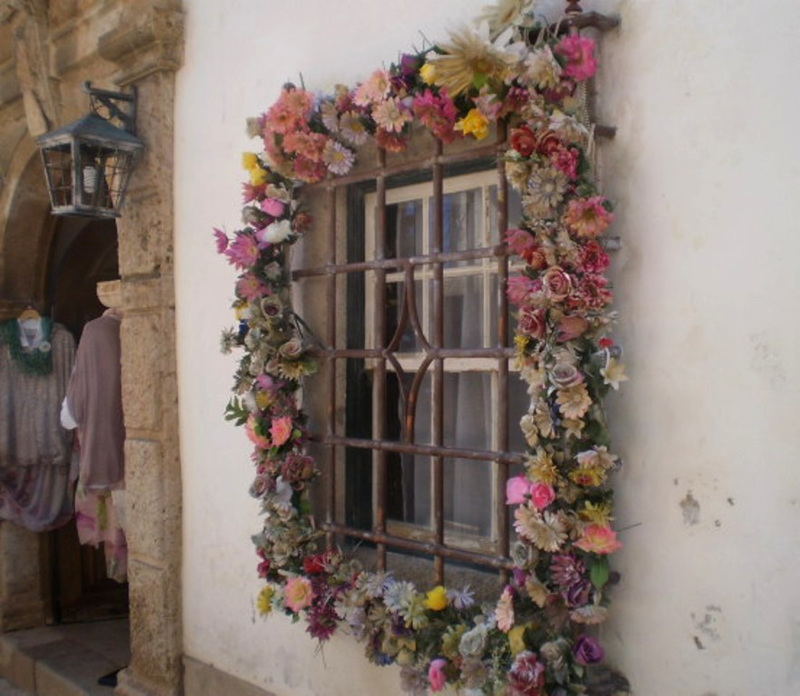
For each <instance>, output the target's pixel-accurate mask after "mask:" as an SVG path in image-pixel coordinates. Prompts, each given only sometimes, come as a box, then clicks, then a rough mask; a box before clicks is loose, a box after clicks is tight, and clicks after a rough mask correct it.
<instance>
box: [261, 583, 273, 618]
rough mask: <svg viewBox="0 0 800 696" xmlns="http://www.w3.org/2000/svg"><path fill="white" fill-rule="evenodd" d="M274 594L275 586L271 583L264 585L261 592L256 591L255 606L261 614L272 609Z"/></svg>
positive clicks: (267, 612)
mask: <svg viewBox="0 0 800 696" xmlns="http://www.w3.org/2000/svg"><path fill="white" fill-rule="evenodd" d="M274 596H275V588H274V587H272V585H266V586H265V587H264V589H263V590H261V592H259V593H258V600H256V606H257V607H258V613H259V614H261V615H262V616H264V615H266V614H269V613H270V612H271V611H272V598H273V597H274Z"/></svg>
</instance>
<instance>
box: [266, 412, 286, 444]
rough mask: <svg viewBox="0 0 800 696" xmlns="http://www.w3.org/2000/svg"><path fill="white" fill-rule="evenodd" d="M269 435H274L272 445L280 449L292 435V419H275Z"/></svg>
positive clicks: (284, 417)
mask: <svg viewBox="0 0 800 696" xmlns="http://www.w3.org/2000/svg"><path fill="white" fill-rule="evenodd" d="M269 433H270V435H272V444H273V445H274V446H275V447H280V446H281V445H282V444H284V443H285V442H286V441H287V440H288V439H289V437H290V436H291V434H292V417H291V416H282V417H281V418H273V419H272V427H271V428H270V429H269Z"/></svg>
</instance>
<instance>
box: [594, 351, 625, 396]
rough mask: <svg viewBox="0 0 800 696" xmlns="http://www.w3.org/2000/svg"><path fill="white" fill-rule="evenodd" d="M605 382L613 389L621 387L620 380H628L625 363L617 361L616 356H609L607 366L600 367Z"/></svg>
mask: <svg viewBox="0 0 800 696" xmlns="http://www.w3.org/2000/svg"><path fill="white" fill-rule="evenodd" d="M600 374H601V375H602V376H603V382H604V383H605V384H608V385H609V386H610V387H611V388H612V389H619V383H620V382H627V381H628V375H626V374H625V365H623V364H622V363H620V362H617V361H616V360H615V359H614V358H609V359H608V362H606V365H605V367H602V368H600Z"/></svg>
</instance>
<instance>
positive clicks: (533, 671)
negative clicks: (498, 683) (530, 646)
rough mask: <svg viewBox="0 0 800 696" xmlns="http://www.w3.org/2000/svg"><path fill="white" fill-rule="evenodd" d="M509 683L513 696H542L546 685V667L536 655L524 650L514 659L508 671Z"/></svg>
mask: <svg viewBox="0 0 800 696" xmlns="http://www.w3.org/2000/svg"><path fill="white" fill-rule="evenodd" d="M508 683H509V686H511V689H512V694H513V696H542V695H543V693H544V692H543V689H544V684H545V665H544V664H543V663H542V662H540V661H539V658H538V657H537V656H536V653H534V652H531V651H530V650H523V651H522V652H521V653H519V655H517V656H516V657H515V658H514V662H513V663H512V665H511V669H510V670H509V671H508Z"/></svg>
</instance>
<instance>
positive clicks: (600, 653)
mask: <svg viewBox="0 0 800 696" xmlns="http://www.w3.org/2000/svg"><path fill="white" fill-rule="evenodd" d="M572 652H573V654H574V655H575V661H576V662H578V663H579V664H582V665H592V664H595V663H597V662H602V660H603V658H604V657H605V651H604V650H603V647H602V646H601V645H600V643H598V642H597V639H596V638H592V636H588V635H586V634H585V633H582V634H581V635H579V636H578V639H577V640H576V641H575V645H574V647H573V648H572Z"/></svg>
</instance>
